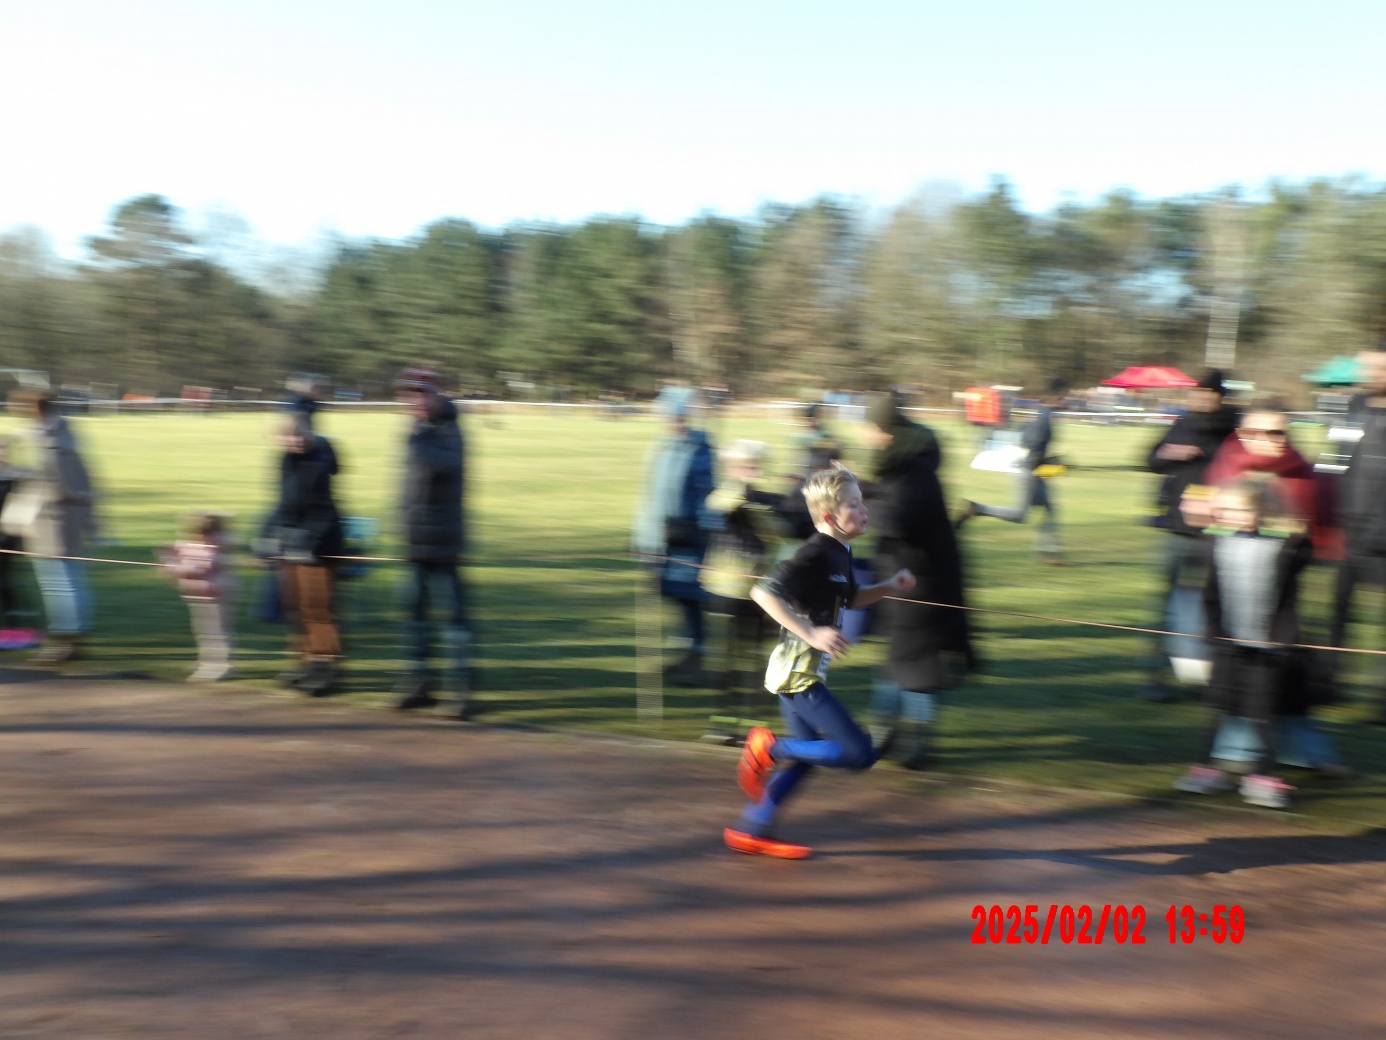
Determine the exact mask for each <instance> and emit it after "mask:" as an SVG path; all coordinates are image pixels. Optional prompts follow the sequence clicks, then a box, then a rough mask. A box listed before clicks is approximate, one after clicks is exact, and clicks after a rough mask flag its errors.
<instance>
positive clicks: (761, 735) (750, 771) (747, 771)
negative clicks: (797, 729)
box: [736, 726, 775, 802]
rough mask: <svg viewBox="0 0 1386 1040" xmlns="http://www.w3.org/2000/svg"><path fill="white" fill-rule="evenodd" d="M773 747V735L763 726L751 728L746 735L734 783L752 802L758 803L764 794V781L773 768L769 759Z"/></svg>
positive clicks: (772, 761) (773, 763) (773, 761)
mask: <svg viewBox="0 0 1386 1040" xmlns="http://www.w3.org/2000/svg"><path fill="white" fill-rule="evenodd" d="M774 746H775V734H773V733H771V732H770V731H769V730H768V729H766V728H765V727H764V726H752V727H751V730H750V732H749V733H747V734H746V743H745V745H744V746H743V747H742V748H741V761H740V762H738V763H737V765H736V782H737V783H738V784H740V785H741V790H743V791H745V792H746V797H747V798H749V799H750V800H751V801H753V802H758V801H760V799H761V797H762V796H763V795H764V794H765V781H766V780H768V779H770V773H771V772H772V771H773V770H774V768H775V760H774V759H773V758H771V757H770V749H771V748H772V747H774Z"/></svg>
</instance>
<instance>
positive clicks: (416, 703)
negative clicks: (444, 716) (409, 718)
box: [395, 672, 438, 711]
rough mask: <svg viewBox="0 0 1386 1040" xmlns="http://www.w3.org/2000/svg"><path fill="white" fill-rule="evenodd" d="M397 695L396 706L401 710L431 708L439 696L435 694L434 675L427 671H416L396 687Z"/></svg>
mask: <svg viewBox="0 0 1386 1040" xmlns="http://www.w3.org/2000/svg"><path fill="white" fill-rule="evenodd" d="M395 695H396V697H398V700H397V701H396V702H395V707H396V708H398V709H399V710H400V711H412V710H413V709H415V708H431V707H433V706H434V705H435V704H437V703H438V698H436V697H434V696H433V676H431V675H429V674H428V673H427V672H414V673H412V674H411V675H409V676H408V677H407V678H405V679H402V680H401V681H400V683H399V685H398V686H396V687H395Z"/></svg>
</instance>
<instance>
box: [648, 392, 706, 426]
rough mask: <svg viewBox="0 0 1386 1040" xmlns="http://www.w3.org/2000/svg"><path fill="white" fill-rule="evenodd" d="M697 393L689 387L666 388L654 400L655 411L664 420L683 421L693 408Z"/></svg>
mask: <svg viewBox="0 0 1386 1040" xmlns="http://www.w3.org/2000/svg"><path fill="white" fill-rule="evenodd" d="M696 396H697V391H696V390H694V389H693V388H692V387H691V386H666V387H665V388H664V389H663V390H661V391H660V392H659V396H658V397H656V398H655V401H654V406H655V411H657V412H658V413H659V414H660V415H662V416H664V417H665V418H666V419H684V418H687V416H688V413H689V412H690V411H691V410H692V408H693V401H694V398H695V397H696Z"/></svg>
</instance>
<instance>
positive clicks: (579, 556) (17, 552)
mask: <svg viewBox="0 0 1386 1040" xmlns="http://www.w3.org/2000/svg"><path fill="white" fill-rule="evenodd" d="M0 554H6V555H10V556H28V557H31V558H37V559H45V560H71V561H74V562H78V563H109V564H124V565H126V566H129V567H162V566H163V564H161V563H158V562H151V561H147V560H113V559H108V558H104V557H99V556H55V555H52V554H49V553H35V552H28V551H26V550H23V549H0ZM321 558H322V559H324V560H336V561H340V562H344V563H409V562H411V561H410V560H408V559H406V558H404V557H399V556H324V557H321ZM264 559H265V560H266V561H278V562H283V561H285V560H286V559H287V558H286V557H282V556H276V557H264ZM580 560H618V561H628V562H635V563H642V564H657V563H668V562H678V563H679V564H680V565H682V566H685V567H692V568H695V569H697V570H701V571H711V572H713V573H717V574H725V575H728V576H730V577H735V578H748V579H750V580H752V581H760V580H762V579H763V578H764V577H765V575H763V574H743V573H741V572H739V571H731V570H727V569H726V568H723V567H713V566H711V565H709V564H706V563H694V562H693V561H691V560H685V559H681V558H679V557H673V556H664V555H650V554H640V553H636V554H631V555H625V554H619V553H575V554H569V555H557V556H529V557H520V558H519V560H518V561H517V562H520V561H523V562H530V563H555V562H577V561H580ZM881 599H882V600H883V601H884V600H889V601H891V602H895V603H909V604H913V605H915V606H920V607H940V608H943V609H946V610H964V611H968V612H970V613H974V614H991V615H995V616H998V617H1013V618H1022V619H1024V620H1027V621H1045V622H1049V623H1050V624H1058V625H1074V626H1077V627H1082V628H1100V629H1105V630H1107V631H1112V632H1130V633H1133V634H1136V635H1148V636H1165V637H1175V638H1179V637H1182V638H1190V639H1202V638H1203V634H1202V633H1199V632H1171V631H1168V630H1166V629H1162V628H1144V627H1141V626H1139V625H1119V624H1116V623H1114V622H1110V621H1087V620H1084V619H1082V618H1066V617H1055V616H1053V615H1049V614H1031V613H1028V612H1026V611H1020V610H1003V609H1001V608H999V607H973V606H968V605H966V604H962V603H940V602H937V601H935V600H923V599H910V598H908V597H905V596H882V597H881ZM1225 641H1226V642H1229V643H1240V644H1244V645H1248V646H1264V645H1265V644H1264V643H1258V642H1257V641H1255V640H1246V639H1233V638H1231V637H1227V638H1226V639H1225ZM1276 645H1278V646H1284V647H1286V648H1287V649H1293V650H1322V651H1328V652H1331V653H1339V654H1365V655H1367V656H1371V657H1386V650H1368V649H1365V648H1363V647H1354V646H1323V645H1320V644H1317V643H1287V644H1276Z"/></svg>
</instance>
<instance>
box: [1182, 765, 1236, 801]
mask: <svg viewBox="0 0 1386 1040" xmlns="http://www.w3.org/2000/svg"><path fill="white" fill-rule="evenodd" d="M1233 786H1234V785H1233V783H1232V778H1231V777H1230V776H1228V775H1227V774H1226V773H1224V772H1223V771H1222V770H1221V769H1214V768H1213V767H1212V766H1192V767H1190V769H1189V771H1188V772H1187V773H1185V774H1184V775H1183V776H1181V777H1180V778H1179V779H1178V780H1176V781H1174V788H1175V790H1176V791H1187V792H1188V793H1189V794H1217V793H1218V792H1220V791H1230V790H1232V788H1233Z"/></svg>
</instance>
